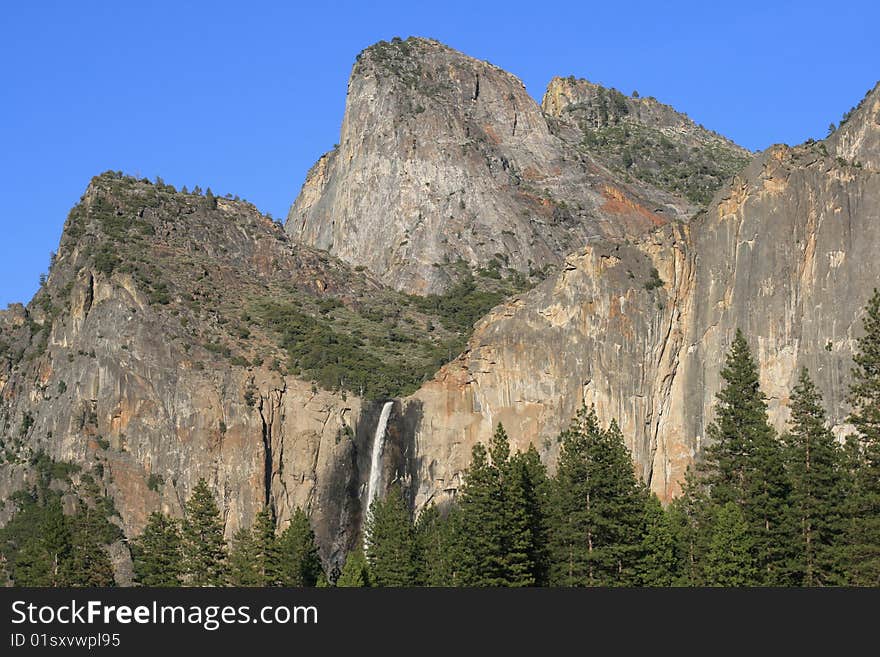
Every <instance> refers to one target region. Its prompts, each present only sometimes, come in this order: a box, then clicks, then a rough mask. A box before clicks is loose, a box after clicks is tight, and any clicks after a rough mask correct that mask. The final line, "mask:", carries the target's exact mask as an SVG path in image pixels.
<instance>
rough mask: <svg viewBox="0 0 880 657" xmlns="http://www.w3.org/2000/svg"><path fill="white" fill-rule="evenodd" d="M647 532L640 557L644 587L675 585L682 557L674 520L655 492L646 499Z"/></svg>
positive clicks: (640, 577) (640, 581)
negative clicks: (678, 552) (678, 553)
mask: <svg viewBox="0 0 880 657" xmlns="http://www.w3.org/2000/svg"><path fill="white" fill-rule="evenodd" d="M645 526H646V530H645V534H644V537H643V538H642V544H641V552H642V554H641V559H640V560H639V565H638V571H639V583H640V584H641V585H642V586H673V585H674V584H676V582H677V581H678V565H679V558H678V555H677V550H676V540H675V532H674V530H673V527H672V521H671V520H670V518H669V515H668V514H667V513H666V511H664V510H663V505H662V504H660V500H659V499H657V496H656V495H653V494H652V495H650V496H648V498H647V500H646V502H645Z"/></svg>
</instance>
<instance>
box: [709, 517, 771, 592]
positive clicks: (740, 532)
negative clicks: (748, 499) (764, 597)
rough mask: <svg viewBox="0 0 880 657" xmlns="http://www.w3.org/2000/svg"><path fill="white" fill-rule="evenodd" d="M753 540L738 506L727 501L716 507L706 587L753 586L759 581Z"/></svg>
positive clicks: (710, 540)
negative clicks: (753, 551)
mask: <svg viewBox="0 0 880 657" xmlns="http://www.w3.org/2000/svg"><path fill="white" fill-rule="evenodd" d="M752 550H753V541H752V536H751V532H750V531H749V526H748V524H747V523H746V520H745V517H744V515H743V513H742V511H741V510H740V508H739V507H738V506H737V505H736V503H734V502H727V503H726V504H724V505H723V506H721V507H720V508H719V509H718V512H717V514H716V516H715V522H714V523H713V526H712V533H711V535H710V539H709V549H708V552H707V554H706V568H705V575H706V583H707V584H708V585H709V586H754V584H755V582H757V581H759V580H758V573H757V571H756V569H755V560H754V557H753V556H752Z"/></svg>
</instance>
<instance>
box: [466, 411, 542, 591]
mask: <svg viewBox="0 0 880 657" xmlns="http://www.w3.org/2000/svg"><path fill="white" fill-rule="evenodd" d="M490 457H491V460H490ZM521 484H522V481H521V479H519V478H517V477H514V476H513V475H512V468H511V461H510V443H509V439H508V437H507V434H506V432H505V431H504V428H503V427H502V426H501V425H500V424H499V425H498V427H497V428H496V430H495V434H494V435H493V437H492V440H491V441H490V449H489V450H488V451H487V450H486V447H485V446H484V445H483V444H482V443H478V444H477V445H475V446H474V448H473V450H472V454H471V467H470V469H469V470H468V473H467V476H466V478H465V485H464V486H463V488H462V492H461V502H460V513H461V515H460V531H459V532H457V536H458V542H459V544H458V548H457V549H458V553H459V554H460V573H461V576H460V580H459V581H460V583H461V584H462V585H463V586H530V585H532V584H534V581H535V580H534V575H533V573H534V570H535V568H534V564H532V563H531V560H530V558H529V549H530V531H529V524H530V520H529V517H528V515H527V512H526V498H525V492H524V491H523V489H522V486H521Z"/></svg>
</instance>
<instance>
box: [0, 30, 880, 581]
mask: <svg viewBox="0 0 880 657" xmlns="http://www.w3.org/2000/svg"><path fill="white" fill-rule="evenodd" d="M612 91H613V90H602V88H601V87H598V86H596V85H592V84H590V83H587V82H585V81H577V80H574V81H572V80H571V79H567V78H558V79H555V80H553V81H552V82H551V84H550V86H549V88H548V91H547V94H546V95H545V97H544V102H543V106H540V107H539V106H538V105H537V103H535V102H534V101H533V100H532V99H531V98H530V97H529V96H528V94H527V93H526V92H525V89H524V88H523V86H522V84H521V83H520V82H519V81H518V80H517V79H516V78H514V77H513V76H511V75H509V74H507V73H505V72H504V71H501V70H500V69H498V68H497V67H494V66H492V65H491V64H488V63H486V62H480V61H477V60H473V59H471V58H468V57H465V56H464V55H461V54H460V53H457V52H455V51H454V50H451V49H449V48H447V47H445V46H443V45H441V44H439V43H437V42H434V41H429V40H424V39H410V40H407V41H393V42H391V43H381V44H377V45H376V46H373V47H371V48H369V49H367V50H366V51H364V53H362V54H361V55H360V57H359V58H358V61H357V62H356V64H355V66H354V70H353V72H352V76H351V80H350V82H349V94H348V102H347V106H346V114H345V119H344V122H343V126H342V134H341V137H340V144H339V145H338V146H337V147H336V148H335V149H334V150H333V151H331V152H330V153H328V154H327V155H325V156H324V157H322V158H321V160H319V162H318V163H317V164H316V165H315V166H314V167H313V169H312V170H311V171H310V173H309V175H308V178H307V180H306V182H305V184H304V186H303V188H302V191H301V192H300V194H299V196H298V197H297V199H296V201H295V202H294V204H293V206H292V208H291V211H290V215H289V217H288V220H287V223H286V226H281V225H280V224H278V223H276V222H273V221H272V220H270V219H268V218H267V217H265V216H263V215H261V214H260V213H259V212H258V211H257V210H256V209H255V208H254V207H253V206H251V205H250V204H247V203H245V202H242V201H238V200H234V199H230V198H215V197H214V196H213V195H211V194H210V193H208V194H204V195H203V194H193V193H188V192H185V191H177V190H175V189H174V188H172V187H170V186H168V185H165V184H164V183H162V182H161V181H156V182H149V181H143V180H135V179H133V178H128V177H125V176H121V175H119V174H115V173H107V174H103V175H101V176H98V177H96V178H95V179H93V181H92V182H91V184H90V185H89V187H88V189H87V190H86V192H85V194H84V195H83V197H82V199H81V200H80V202H79V203H78V204H77V206H76V207H75V208H74V209H73V210H72V212H71V214H70V216H69V217H68V220H67V222H66V224H65V227H64V233H63V236H62V240H61V244H60V246H59V250H58V253H57V255H56V256H55V257H54V260H53V264H52V267H51V269H50V271H49V274H48V277H47V279H46V281H45V284H44V285H43V286H42V287H41V289H40V291H39V292H38V293H37V295H36V296H35V297H34V299H33V300H32V301H31V302H30V303H29V304H27V306H26V307H25V306H18V305H15V306H11V307H10V308H9V309H7V310H6V311H0V441H2V445H0V453H2V462H0V499H2V500H8V499H9V497H10V495H11V493H12V492H13V491H15V490H18V489H21V488H23V487H26V486H28V485H30V484H31V483H33V481H34V478H35V477H36V476H37V474H36V467H37V466H36V465H35V464H36V463H39V462H41V461H40V458H39V456H40V455H47V456H48V457H50V458H51V459H54V460H55V461H56V462H66V463H73V464H75V465H77V466H78V467H79V468H80V470H79V471H77V472H73V471H70V472H67V473H66V474H65V476H63V477H61V478H60V479H59V481H57V482H56V485H58V486H62V487H67V488H69V489H70V490H71V491H75V490H76V488H77V486H79V485H81V482H82V478H83V475H84V474H85V473H89V474H90V475H91V476H92V477H93V478H94V479H95V480H96V481H97V482H98V484H99V486H100V487H101V490H102V491H103V492H105V493H106V494H108V495H109V496H110V497H112V498H113V500H114V501H115V504H116V509H117V511H118V515H117V516H116V519H115V521H116V522H117V523H118V524H119V525H120V526H121V527H122V528H123V530H124V531H125V533H126V534H127V535H129V536H131V535H133V534H136V533H137V532H139V531H140V529H141V528H142V527H143V525H144V522H145V520H146V517H147V515H148V514H149V513H150V512H151V511H153V510H159V509H161V510H165V511H167V512H169V513H171V514H172V515H179V514H180V512H181V505H182V502H183V500H185V499H186V497H187V496H188V494H189V492H190V491H191V490H192V488H193V486H194V485H195V483H196V482H197V481H198V479H199V478H205V479H206V480H207V481H208V482H209V483H210V484H211V485H212V487H213V488H214V490H215V492H216V495H217V498H218V501H219V502H220V504H221V508H222V510H223V514H224V522H225V528H226V534H227V536H231V535H232V534H233V533H234V532H235V530H236V529H237V528H239V527H241V526H246V525H249V524H250V523H251V521H252V519H253V517H254V514H255V513H256V512H257V511H259V509H261V508H262V507H263V506H264V505H267V504H268V505H270V506H271V507H273V508H274V509H275V512H276V515H277V518H278V523H279V526H281V527H283V526H284V525H285V524H286V523H287V522H288V520H289V518H290V514H291V511H292V509H293V508H294V507H296V506H302V507H304V508H305V509H306V510H307V511H308V513H309V515H310V517H311V519H312V522H313V525H314V526H315V529H316V531H317V535H318V539H319V542H320V544H321V549H322V556H323V558H324V560H325V565H328V566H329V565H330V564H332V563H334V562H336V561H338V559H339V557H340V556H341V555H342V554H343V553H344V552H346V551H347V550H348V549H349V548H350V547H351V546H352V545H353V544H354V542H355V541H356V539H357V534H358V531H359V529H360V525H361V521H362V516H363V501H364V497H365V488H366V486H367V481H368V478H369V469H370V451H371V448H372V446H373V442H374V440H375V436H374V432H375V430H376V425H377V422H378V419H379V414H380V411H381V408H382V406H383V402H385V401H388V400H393V402H394V403H393V406H392V408H391V413H390V419H389V422H388V429H387V433H386V439H387V445H386V449H385V450H384V452H383V458H382V471H383V477H382V478H381V483H382V485H383V486H387V485H388V484H389V483H390V482H391V481H394V480H399V481H402V482H403V483H404V485H405V487H406V489H407V490H408V491H409V493H410V497H411V499H412V501H413V504H414V505H415V506H416V507H421V506H423V505H424V504H426V503H428V502H429V501H432V500H433V501H440V500H442V499H444V498H445V497H448V496H451V495H454V493H455V491H456V489H457V488H458V486H459V485H460V483H461V481H462V478H463V473H464V469H465V468H466V467H467V464H468V461H469V458H470V451H471V448H472V446H473V445H474V444H475V443H476V442H478V441H481V440H485V439H487V438H488V437H489V435H490V434H491V431H492V429H493V427H494V425H495V424H496V423H497V422H499V421H500V422H503V423H504V426H505V427H506V429H507V431H508V433H509V434H510V436H511V438H512V440H513V442H514V444H515V445H516V446H519V447H522V448H525V447H526V446H527V445H528V444H529V443H530V442H531V443H534V444H535V446H536V447H537V448H538V449H539V451H540V452H541V453H542V455H543V456H544V457H545V458H546V459H547V461H548V463H549V464H550V465H551V466H552V465H553V463H554V462H555V458H556V456H557V454H558V443H557V440H556V438H557V434H558V432H559V430H560V429H561V428H562V427H564V426H565V425H566V423H567V422H568V421H569V418H570V417H571V415H572V414H573V413H574V411H575V409H576V408H577V406H578V405H580V403H581V402H582V401H584V400H585V401H586V402H587V403H588V404H589V403H592V404H595V405H596V408H597V410H598V412H599V414H600V416H601V418H602V419H603V420H604V421H607V420H610V419H611V418H616V419H617V420H618V422H619V423H620V425H621V428H622V430H623V432H624V435H625V436H626V439H627V441H628V444H629V446H630V449H631V451H632V455H633V459H634V461H635V463H636V466H637V469H638V471H639V473H640V474H641V475H642V477H643V478H644V479H645V480H646V481H647V482H649V484H650V486H651V488H652V489H653V490H654V491H655V492H657V493H658V495H660V496H661V497H662V498H664V499H669V498H670V497H671V496H674V495H675V494H676V492H677V491H678V490H679V485H680V482H681V477H682V475H683V473H684V471H685V469H686V467H687V466H688V464H689V463H691V462H692V461H693V459H694V458H695V457H696V456H697V455H698V454H699V451H700V448H701V447H702V446H703V445H704V441H705V435H706V426H707V424H708V423H709V422H710V421H711V419H712V401H713V398H714V395H715V393H716V392H717V390H718V388H719V373H718V371H719V366H720V361H721V359H722V357H723V354H724V352H725V350H726V348H727V346H728V344H729V342H730V340H731V339H732V336H733V333H734V331H735V330H736V328H737V327H740V328H742V329H743V330H744V331H745V332H746V334H747V335H748V336H749V339H750V341H751V343H752V349H753V350H754V351H755V353H756V356H757V358H758V361H759V364H760V367H761V377H762V385H763V388H764V390H765V391H766V393H767V395H768V397H769V398H770V409H771V416H772V419H773V422H774V423H775V424H776V426H777V427H779V428H782V427H783V426H784V424H785V420H786V417H787V412H788V411H787V402H788V396H789V394H790V391H791V388H792V386H793V383H794V379H795V377H796V374H797V368H799V367H800V366H804V365H805V366H808V367H809V368H810V369H811V372H812V374H813V377H814V379H815V380H816V383H817V384H818V386H819V387H820V389H821V390H822V392H823V394H824V397H825V402H826V404H827V406H828V411H829V413H830V416H831V418H832V420H833V422H834V424H835V428H836V430H837V431H838V432H842V431H843V430H844V429H845V427H844V422H845V417H846V412H847V409H846V405H845V401H844V397H845V391H846V388H847V383H848V377H849V368H850V364H851V354H852V347H853V339H854V337H855V336H856V335H857V334H858V331H859V328H860V324H859V318H860V313H861V309H862V307H863V306H864V304H865V301H866V300H867V297H868V295H869V294H870V290H871V288H872V287H873V286H875V285H876V282H877V280H878V279H880V265H878V264H877V260H876V258H875V257H874V253H875V252H876V250H877V248H878V245H880V232H878V231H880V217H878V214H880V87H875V88H874V89H873V90H872V91H871V92H869V94H868V95H867V96H866V97H865V99H864V100H863V101H862V102H861V103H860V104H859V106H858V107H857V108H855V109H854V110H853V111H852V112H851V113H850V114H849V116H848V119H847V120H846V121H845V122H844V123H843V124H842V125H841V127H840V128H839V129H838V130H837V131H836V132H835V133H834V134H832V135H831V136H830V137H829V138H828V139H826V140H824V141H822V142H808V143H806V144H803V145H800V146H797V147H793V148H792V147H788V146H774V147H772V148H770V149H768V150H767V151H766V152H764V153H762V154H760V155H759V156H757V157H754V158H753V157H752V156H751V155H750V154H749V153H747V152H746V151H744V150H743V149H740V148H739V147H737V146H735V145H734V144H732V143H731V142H729V141H728V140H725V139H724V138H722V137H720V136H718V135H715V134H714V133H711V132H709V131H707V130H705V129H703V128H701V127H699V126H696V125H694V123H693V122H691V121H690V120H689V119H687V118H686V117H683V116H682V115H680V114H678V113H676V112H675V111H674V110H672V109H671V108H668V107H666V106H662V105H660V104H659V103H658V102H657V101H654V100H653V99H638V98H631V97H624V96H622V94H617V95H615V93H616V92H615V93H612ZM624 107H625V108H626V109H625V110H624ZM664 140H665V141H664ZM666 142H668V143H669V144H671V147H667V146H666V145H665V144H666ZM658 149H660V150H658ZM661 152H662V153H663V157H660V156H659V155H658V153H661ZM627 153H629V156H630V157H631V158H632V161H631V162H630V161H629V160H627V157H626V154H627ZM692 162H697V163H699V165H698V167H697V170H696V172H694V171H691V170H690V169H689V168H688V165H689V163H692ZM709 195H711V198H710V197H709ZM474 319H476V320H478V321H476V324H475V325H474V326H473V327H471V323H472V321H473V320H474ZM13 512H14V505H12V504H4V505H0V523H2V522H5V520H6V519H8V517H9V515H10V514H11V513H13ZM114 557H115V561H116V565H117V577H118V579H119V580H120V581H121V582H125V581H127V575H126V572H127V566H126V558H125V548H124V546H123V545H121V544H119V545H117V546H116V547H115V548H114Z"/></svg>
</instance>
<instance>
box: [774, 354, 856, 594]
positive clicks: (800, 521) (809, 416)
mask: <svg viewBox="0 0 880 657" xmlns="http://www.w3.org/2000/svg"><path fill="white" fill-rule="evenodd" d="M784 445H785V457H786V470H787V472H788V478H789V480H790V482H791V509H792V513H793V514H794V520H795V524H796V526H797V528H798V534H799V538H800V540H799V544H798V547H797V551H796V553H795V560H794V562H793V574H794V575H795V578H796V579H795V582H796V583H798V584H801V583H802V584H803V585H804V586H822V585H827V584H840V583H842V580H841V578H840V572H841V562H842V558H841V554H840V552H841V538H840V535H841V532H842V531H843V518H842V516H841V513H842V510H843V507H844V501H845V500H844V485H843V484H844V481H843V477H842V468H843V453H842V450H841V449H840V447H839V445H838V444H837V442H836V441H835V440H834V436H833V434H832V433H831V431H830V430H829V429H828V426H827V421H826V417H825V410H824V409H823V407H822V397H821V395H820V394H819V392H818V390H817V389H816V386H815V385H814V384H813V381H812V379H810V375H809V373H808V372H807V370H806V368H805V369H803V370H801V374H800V377H799V379H798V385H797V386H796V387H795V389H794V393H793V395H792V399H791V431H790V432H789V433H788V434H786V436H785V437H784Z"/></svg>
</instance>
